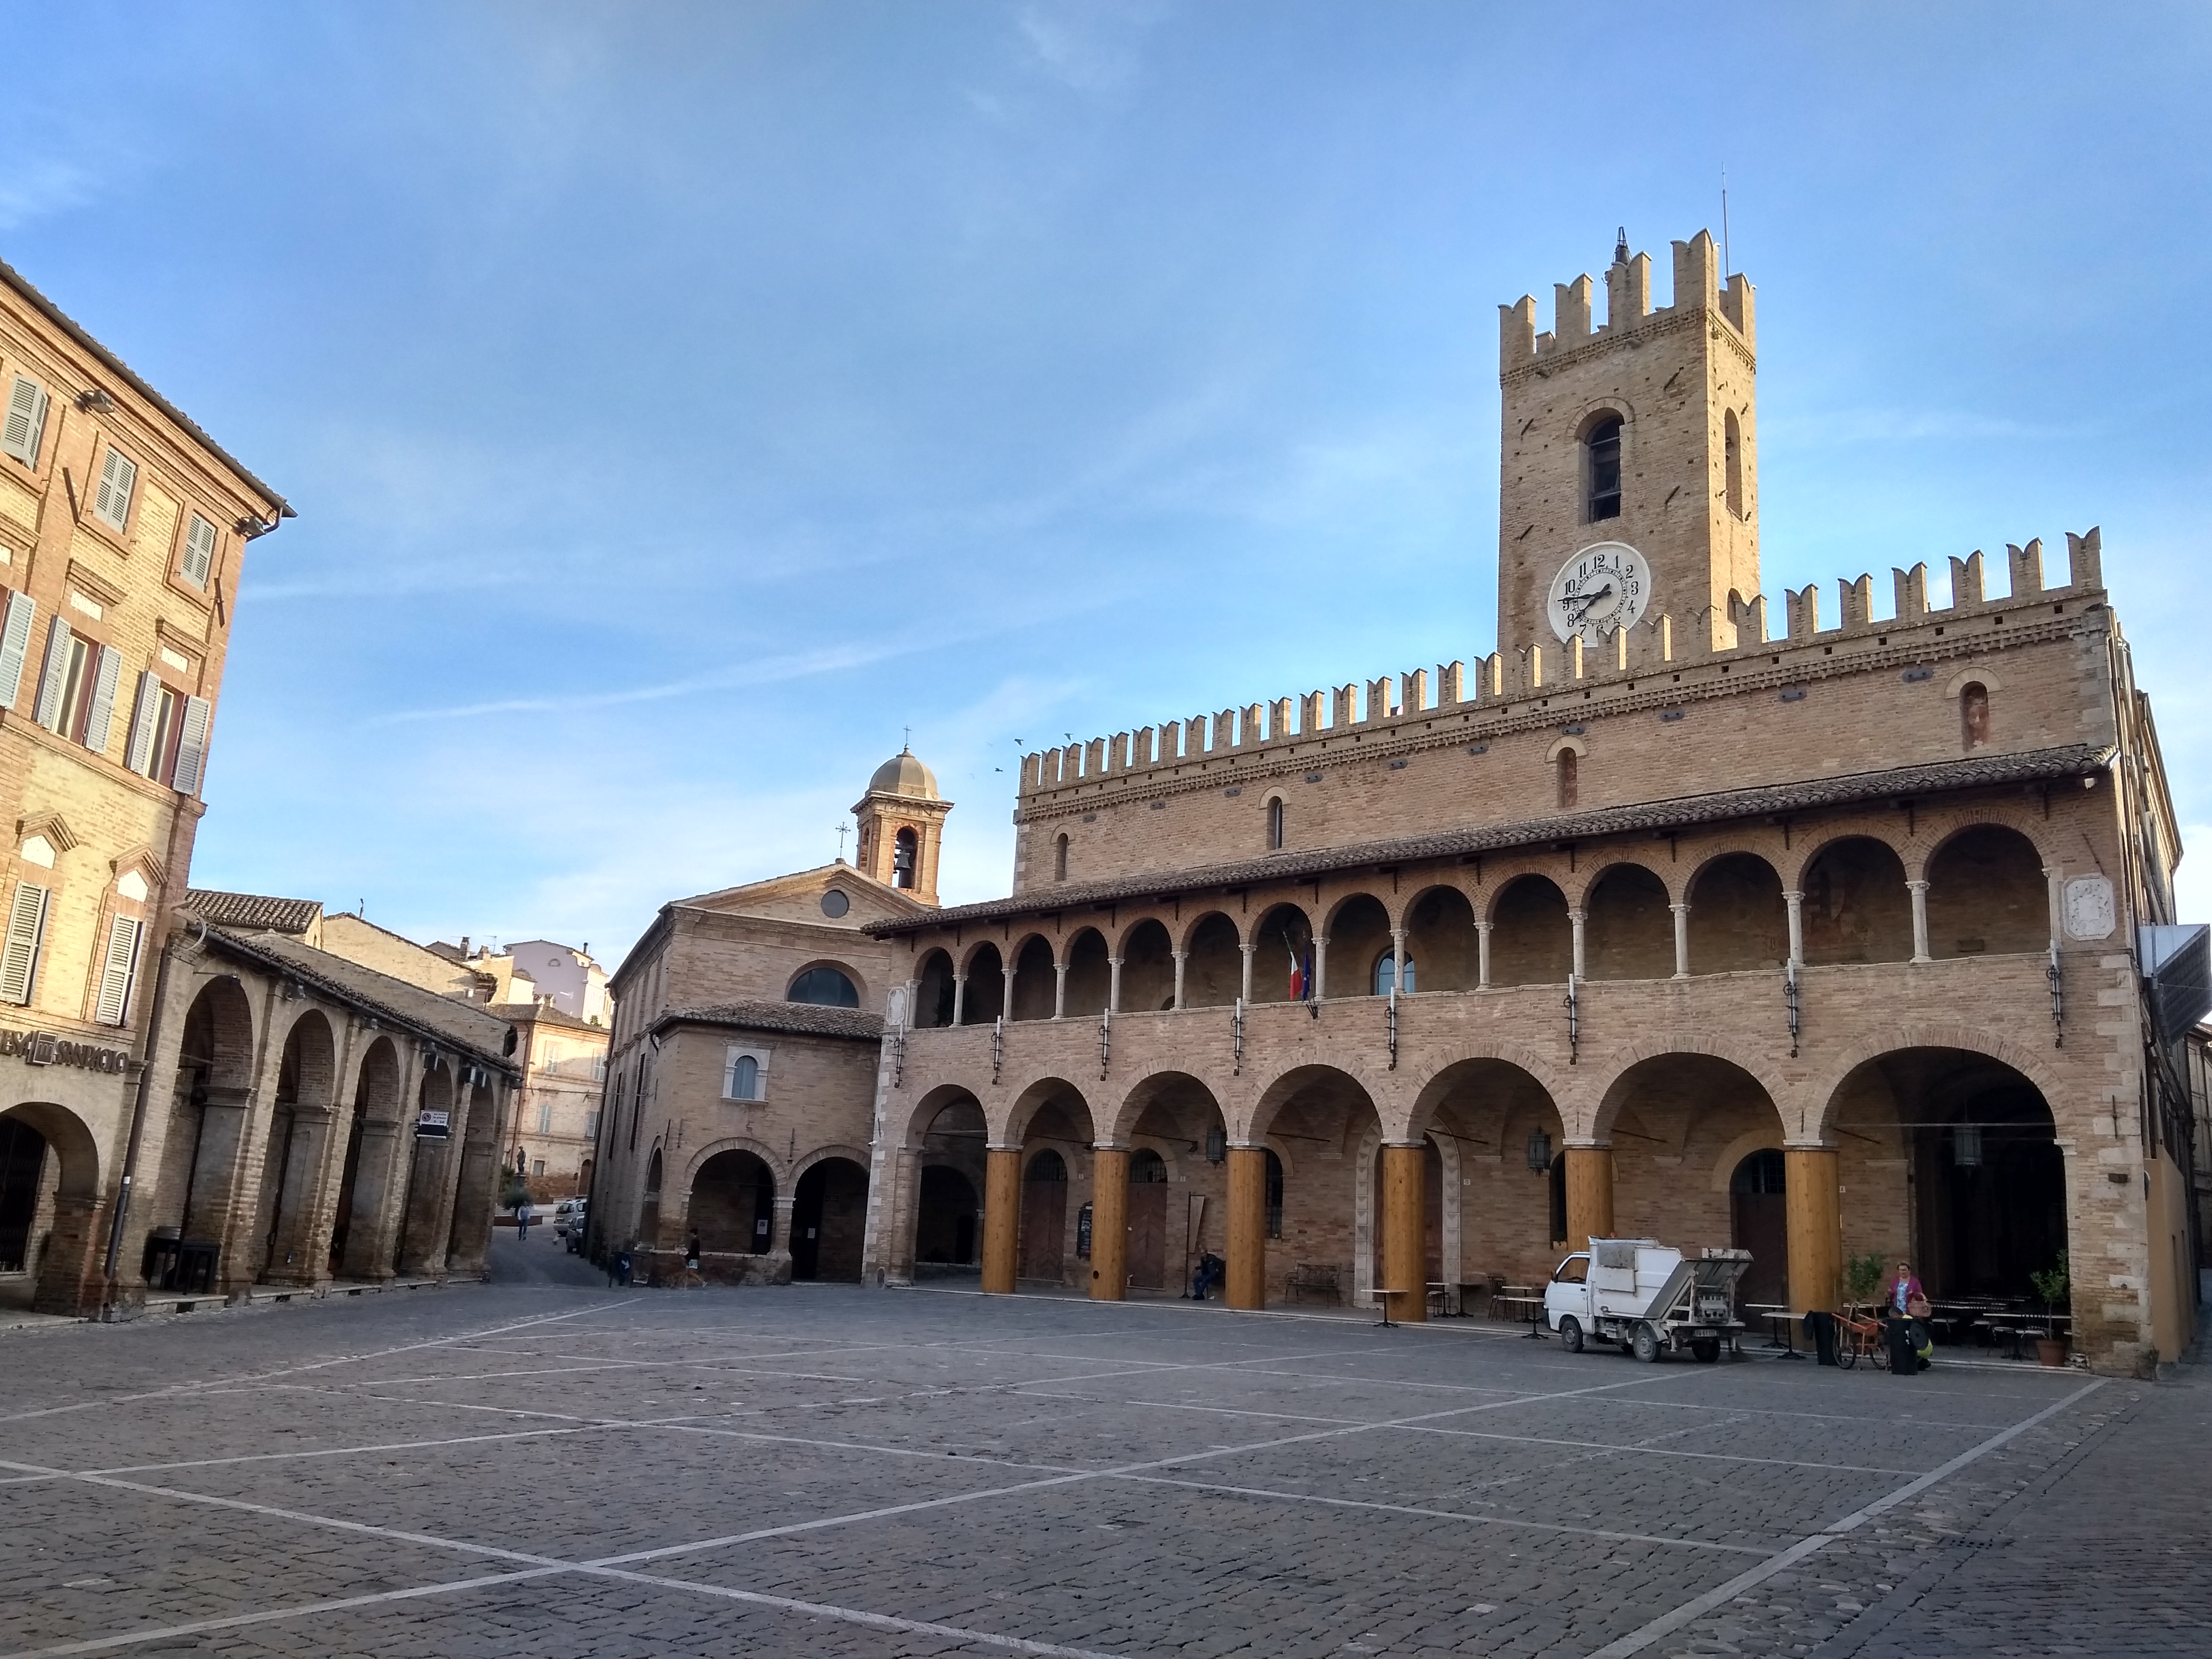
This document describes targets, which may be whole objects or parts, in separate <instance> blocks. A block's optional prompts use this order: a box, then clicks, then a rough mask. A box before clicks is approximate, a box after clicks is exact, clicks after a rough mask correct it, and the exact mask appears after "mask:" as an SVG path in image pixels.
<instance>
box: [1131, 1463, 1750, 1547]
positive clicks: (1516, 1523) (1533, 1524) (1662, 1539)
mask: <svg viewBox="0 0 2212 1659" xmlns="http://www.w3.org/2000/svg"><path fill="white" fill-rule="evenodd" d="M1119 1478H1120V1479H1121V1480H1130V1481H1134V1482H1136V1483H1137V1484H1139V1485H1140V1486H1182V1487H1186V1488H1188V1490H1190V1491H1192V1492H1220V1493H1223V1494H1224V1495H1225V1496H1228V1497H1234V1498H1287V1499H1288V1500H1290V1501H1291V1502H1292V1503H1294V1504H1323V1505H1325V1506H1326V1507H1328V1508H1329V1509H1336V1510H1382V1511H1383V1513H1385V1514H1388V1515H1418V1516H1421V1517H1422V1518H1423V1519H1425V1520H1431V1521H1464V1522H1468V1524H1469V1525H1471V1526H1477V1527H1519V1528H1526V1529H1527V1530H1528V1531H1530V1532H1564V1533H1571V1534H1574V1535H1575V1536H1576V1537H1578V1538H1606V1539H1610V1540H1612V1541H1613V1542H1615V1543H1620V1544H1664V1545H1666V1546H1667V1547H1668V1548H1670V1549H1680V1550H1721V1551H1725V1552H1727V1553H1729V1554H1732V1555H1760V1556H1764V1555H1771V1554H1772V1553H1773V1552H1772V1551H1771V1550H1765V1549H1761V1548H1759V1546H1757V1545H1756V1544H1718V1543H1714V1542H1712V1541H1710V1540H1708V1539H1704V1538H1669V1537H1667V1536H1665V1535H1664V1534H1660V1533H1650V1532H1609V1531H1607V1529H1606V1528H1602V1527H1571V1526H1568V1525H1567V1524H1566V1523H1565V1522H1558V1521H1524V1520H1522V1519H1521V1518H1520V1517H1519V1516H1508V1515H1470V1514H1468V1512H1467V1511H1466V1510H1431V1509H1423V1508H1421V1507H1419V1505H1417V1504H1380V1503H1376V1501H1375V1500H1374V1499H1372V1498H1324V1497H1322V1496H1320V1495H1319V1494H1317V1493H1315V1492H1278V1491H1275V1490H1274V1489H1273V1488H1272V1487H1267V1486H1226V1485H1223V1484H1221V1483H1219V1482H1218V1481H1212V1480H1172V1479H1170V1477H1168V1476H1166V1475H1164V1474H1125V1475H1122V1476H1121V1477H1119Z"/></svg>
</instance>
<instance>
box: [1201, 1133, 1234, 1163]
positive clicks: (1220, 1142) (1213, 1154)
mask: <svg viewBox="0 0 2212 1659" xmlns="http://www.w3.org/2000/svg"><path fill="white" fill-rule="evenodd" d="M1228 1156H1229V1137H1228V1136H1227V1135H1226V1134H1225V1133H1222V1131H1220V1130H1219V1129H1208V1130H1207V1131H1206V1162H1207V1163H1208V1164H1218V1163H1220V1162H1221V1161H1222V1159H1224V1158H1227V1157H1228Z"/></svg>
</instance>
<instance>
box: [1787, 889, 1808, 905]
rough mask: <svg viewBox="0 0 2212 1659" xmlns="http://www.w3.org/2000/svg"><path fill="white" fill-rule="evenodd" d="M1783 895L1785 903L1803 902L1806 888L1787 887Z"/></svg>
mask: <svg viewBox="0 0 2212 1659" xmlns="http://www.w3.org/2000/svg"><path fill="white" fill-rule="evenodd" d="M1782 897H1783V901H1784V902H1785V903H1789V904H1802V903H1803V902H1804V901H1805V890H1804V889H1803V888H1802V887H1785V888H1784V889H1783V890H1782Z"/></svg>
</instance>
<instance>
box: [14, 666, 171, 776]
mask: <svg viewBox="0 0 2212 1659" xmlns="http://www.w3.org/2000/svg"><path fill="white" fill-rule="evenodd" d="M5 683H6V680H5V673H4V668H0V684H5ZM160 720H161V677H160V676H159V675H157V674H156V673H155V672H154V671H153V670H152V669H150V668H149V669H148V670H146V671H145V672H144V673H143V674H141V675H139V676H138V702H137V706H136V707H135V708H132V709H131V739H130V741H129V742H128V743H126V744H124V746H123V763H124V764H125V766H127V767H129V768H130V769H131V770H132V771H134V772H136V773H137V774H138V775H140V776H141V777H151V776H153V775H154V727H155V725H156V724H157V723H158V722H159V721H160Z"/></svg>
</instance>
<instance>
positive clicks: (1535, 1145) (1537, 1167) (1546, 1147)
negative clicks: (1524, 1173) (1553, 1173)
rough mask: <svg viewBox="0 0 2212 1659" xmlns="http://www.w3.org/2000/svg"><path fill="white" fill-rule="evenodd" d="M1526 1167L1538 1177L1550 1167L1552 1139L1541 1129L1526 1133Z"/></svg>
mask: <svg viewBox="0 0 2212 1659" xmlns="http://www.w3.org/2000/svg"><path fill="white" fill-rule="evenodd" d="M1528 1167H1529V1168H1530V1169H1531V1170H1534V1171H1535V1172H1536V1173H1537V1174H1538V1175H1542V1174H1543V1173H1544V1172H1545V1171H1546V1170H1549V1169H1550V1168H1551V1167H1552V1137H1551V1136H1549V1135H1547V1134H1546V1133H1544V1132H1543V1131H1542V1130H1541V1129H1531V1130H1530V1131H1529V1132H1528Z"/></svg>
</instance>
